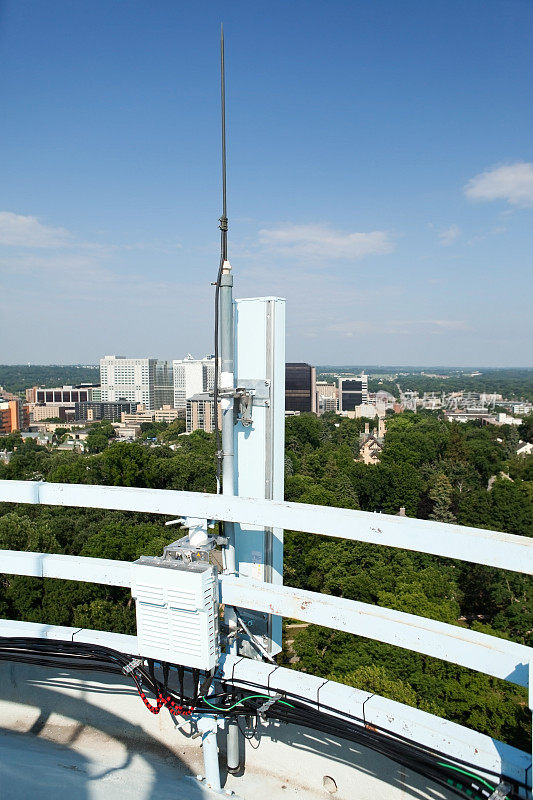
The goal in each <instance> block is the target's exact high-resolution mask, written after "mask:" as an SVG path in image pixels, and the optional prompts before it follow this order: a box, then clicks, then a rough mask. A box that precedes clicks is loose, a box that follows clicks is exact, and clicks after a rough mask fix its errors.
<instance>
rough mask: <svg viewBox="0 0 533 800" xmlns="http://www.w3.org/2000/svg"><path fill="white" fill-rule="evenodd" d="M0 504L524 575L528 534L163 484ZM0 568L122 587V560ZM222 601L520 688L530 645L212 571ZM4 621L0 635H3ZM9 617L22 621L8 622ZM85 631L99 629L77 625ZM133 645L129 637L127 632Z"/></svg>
mask: <svg viewBox="0 0 533 800" xmlns="http://www.w3.org/2000/svg"><path fill="white" fill-rule="evenodd" d="M0 501H4V502H14V503H41V504H48V505H58V506H77V507H88V508H102V509H113V510H121V511H137V512H145V513H152V514H163V515H172V516H174V517H176V516H192V517H202V518H208V519H215V520H226V521H232V522H241V523H247V524H251V525H256V526H266V527H278V528H285V529H292V530H297V531H306V532H308V533H314V534H322V535H326V536H335V537H338V538H344V539H350V540H353V541H362V542H371V543H373V544H379V545H387V546H392V547H399V548H405V549H407V550H413V551H419V552H423V553H431V554H434V555H438V556H444V557H447V558H457V559H463V560H466V561H471V562H474V563H478V564H485V565H489V566H493V567H500V568H502V569H508V570H514V571H517V572H522V573H525V574H532V573H533V539H528V538H526V537H521V536H513V535H511V534H506V533H500V532H496V531H486V530H480V529H477V528H466V527H461V526H458V525H449V524H443V523H437V522H431V521H426V520H416V519H410V518H405V517H392V516H388V515H382V514H380V515H378V514H370V513H366V512H362V511H352V510H349V509H339V508H330V507H324V506H313V505H305V504H299V503H286V502H277V501H272V500H256V499H251V498H243V497H231V498H228V497H224V496H222V495H211V494H202V493H193V492H178V491H170V490H157V489H141V488H123V487H114V486H113V487H110V486H91V485H74V484H48V483H43V482H32V481H0ZM0 558H1V562H0V563H1V566H0V572H4V573H11V574H17V575H32V576H37V577H46V578H62V579H67V580H79V581H87V582H92V583H101V584H107V585H112V586H123V587H129V586H131V574H130V573H131V565H130V564H129V563H127V562H123V561H114V560H110V559H98V558H85V557H81V556H65V555H54V554H46V553H28V552H20V551H8V550H4V551H2V552H1V555H0ZM220 599H221V602H223V603H227V604H228V605H233V606H237V607H240V608H247V609H251V610H256V611H261V612H266V613H268V614H274V615H279V616H284V617H291V618H295V619H300V620H302V621H304V622H310V623H314V624H317V625H322V626H325V627H329V628H332V629H335V630H340V631H344V632H349V633H353V634H357V635H360V636H364V637H367V638H371V639H375V640H377V641H381V642H387V643H389V644H392V645H396V646H398V647H403V648H406V649H409V650H412V651H414V652H418V653H422V654H424V655H428V656H433V657H435V658H440V659H443V660H445V661H449V662H451V663H455V664H459V665H461V666H464V667H468V668H470V669H474V670H477V671H479V672H482V673H485V674H487V675H492V676H494V677H497V678H501V679H504V680H506V681H510V682H512V683H515V684H518V685H520V686H529V689H530V703H529V705H530V708H531V707H532V706H533V702H532V700H531V693H532V688H533V680H532V677H531V676H532V671H533V667H532V665H533V648H530V647H526V646H524V645H520V644H517V643H515V642H511V641H508V640H506V639H500V638H497V637H494V636H487V635H486V634H482V633H478V632H476V631H472V630H469V629H467V628H462V627H458V626H454V625H448V624H446V623H443V622H437V621H435V620H430V619H426V618H424V617H419V616H416V615H414V614H406V613H404V612H400V611H394V610H392V609H388V608H382V607H380V606H374V605H369V604H366V603H360V602H356V601H352V600H346V599H345V598H339V597H332V596H330V595H322V594H318V593H315V592H308V591H303V590H299V589H294V588H292V587H289V586H277V585H274V584H267V583H261V582H258V581H253V580H251V579H249V578H242V577H236V576H231V575H221V576H220ZM6 624H7V625H9V623H8V622H6V621H4V623H3V624H2V626H0V627H1V630H0V635H2V634H3V635H6V634H5V633H3V632H4V631H5V626H6ZM17 624H22V623H13V625H15V626H17ZM83 635H88V636H92V637H94V636H98V635H100V636H105V635H106V634H98V633H95V632H91V631H88V632H83ZM127 639H128V643H129V651H130V652H133V648H134V642H135V637H127Z"/></svg>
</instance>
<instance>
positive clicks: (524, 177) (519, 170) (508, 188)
mask: <svg viewBox="0 0 533 800" xmlns="http://www.w3.org/2000/svg"><path fill="white" fill-rule="evenodd" d="M464 192H465V194H466V196H467V197H470V198H471V199H473V200H507V202H508V203H510V204H511V205H513V206H522V207H525V206H533V164H531V163H528V162H526V161H519V162H517V163H516V164H509V165H507V166H503V167H496V168H495V169H491V170H487V172H482V173H481V174H480V175H476V176H475V177H474V178H472V179H471V180H470V181H469V182H468V183H467V184H466V186H465V187H464Z"/></svg>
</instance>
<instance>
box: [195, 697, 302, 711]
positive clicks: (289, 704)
mask: <svg viewBox="0 0 533 800" xmlns="http://www.w3.org/2000/svg"><path fill="white" fill-rule="evenodd" d="M255 697H264V698H266V699H267V700H272V698H271V697H270V695H268V694H251V695H248V697H243V698H242V700H239V702H238V703H233V705H232V706H230V707H229V708H221V707H220V706H214V705H213V703H210V702H209V700H206V698H205V697H204V696H203V695H202V697H201V698H200V699H201V700H203V701H204V703H206V705H208V706H211V708H216V710H217V711H231V709H232V708H236V707H237V706H240V705H242V703H244V702H245V701H246V700H253V699H254V698H255ZM276 703H283V705H284V706H290V708H294V707H295V706H293V705H291V703H286V702H285V700H276Z"/></svg>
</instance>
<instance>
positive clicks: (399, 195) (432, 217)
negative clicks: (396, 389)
mask: <svg viewBox="0 0 533 800" xmlns="http://www.w3.org/2000/svg"><path fill="white" fill-rule="evenodd" d="M221 21H223V22H224V30H225V37H226V79H227V136H228V213H229V220H230V223H229V257H230V261H231V264H232V267H233V270H234V281H235V296H236V297H249V296H259V295H277V296H280V297H284V298H286V300H287V360H290V361H309V362H311V363H316V364H383V365H394V364H413V365H447V366H486V367H489V366H500V367H505V366H507V367H510V366H532V365H533V364H532V358H531V316H532V314H531V307H532V304H531V298H532V296H533V291H532V290H533V286H532V283H533V278H532V275H533V269H532V261H533V256H532V253H533V96H532V95H533V91H532V87H533V3H531V2H530V0H501V1H496V0H469V2H464V0H446V2H442V1H441V0H431V2H429V3H428V2H427V0H403V2H398V0H349V1H348V2H339V1H337V0H328V1H327V2H325V1H324V2H322V1H320V2H319V1H318V0H305V2H301V0H291V2H290V3H287V2H286V0H270V2H268V3H260V2H256V1H255V0H247V1H246V2H232V1H231V0H227V2H226V3H224V4H221V3H215V2H204V1H203V0H196V1H195V2H194V3H185V2H176V1H175V0H173V1H172V2H170V1H168V2H165V1H164V0H150V2H147V1H145V2H137V1H136V0H122V1H121V2H118V0H105V1H104V0H91V1H90V2H89V0H85V1H84V0H79V1H75V0H68V1H67V0H54V2H53V3H43V2H42V0H0V74H1V75H2V78H1V81H0V163H1V168H0V363H28V362H29V363H97V361H98V359H99V358H100V357H102V356H103V355H106V354H112V353H117V354H121V355H128V356H151V357H157V358H182V357H183V356H184V355H185V354H186V353H189V352H190V353H192V354H193V355H195V356H197V357H201V356H203V355H205V354H206V353H210V352H212V351H213V345H212V339H213V334H212V328H213V310H212V309H213V287H212V285H211V282H212V281H213V280H214V279H215V277H216V272H217V267H218V259H219V231H218V218H219V216H220V213H221V201H220V128H219V116H220V101H219V51H218V47H219V27H220V22H221Z"/></svg>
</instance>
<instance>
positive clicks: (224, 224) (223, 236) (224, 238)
mask: <svg viewBox="0 0 533 800" xmlns="http://www.w3.org/2000/svg"><path fill="white" fill-rule="evenodd" d="M220 108H221V120H220V121H221V134H222V140H221V146H222V216H221V217H220V219H219V228H220V264H219V267H218V275H217V279H216V282H215V375H214V380H213V421H214V428H215V444H216V456H217V493H220V492H221V490H222V482H221V479H222V459H223V449H222V442H221V438H220V428H219V424H218V395H219V370H220V335H219V318H220V283H221V280H222V271H223V268H224V262H225V261H227V260H228V206H227V195H226V75H225V69H224V26H223V24H222V23H221V25H220Z"/></svg>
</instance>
